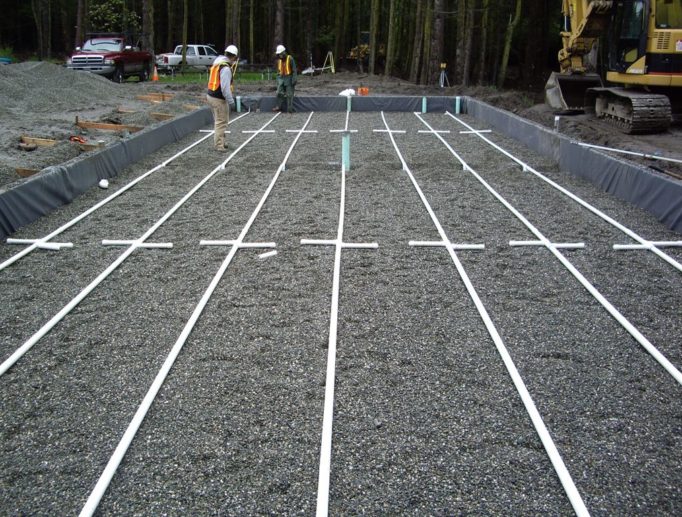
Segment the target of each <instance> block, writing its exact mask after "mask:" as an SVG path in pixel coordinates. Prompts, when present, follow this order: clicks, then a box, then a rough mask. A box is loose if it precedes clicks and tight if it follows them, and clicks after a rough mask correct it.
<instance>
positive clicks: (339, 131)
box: [329, 111, 358, 133]
mask: <svg viewBox="0 0 682 517" xmlns="http://www.w3.org/2000/svg"><path fill="white" fill-rule="evenodd" d="M349 120H350V111H346V124H345V125H344V126H343V129H330V130H329V132H330V133H357V132H358V130H357V129H348V122H349Z"/></svg>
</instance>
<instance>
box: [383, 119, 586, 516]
mask: <svg viewBox="0 0 682 517" xmlns="http://www.w3.org/2000/svg"><path fill="white" fill-rule="evenodd" d="M415 115H417V117H418V118H419V119H420V120H421V121H422V122H424V124H425V125H426V126H427V127H429V129H431V128H430V126H429V125H428V124H426V122H425V121H424V119H422V118H421V117H420V116H419V115H418V114H417V113H415ZM381 116H382V118H384V114H383V113H382V114H381ZM384 124H386V127H388V124H387V123H386V119H385V118H384ZM434 134H435V135H436V137H438V138H439V139H440V140H441V141H443V142H444V143H445V144H446V145H447V142H445V141H444V140H443V138H442V137H441V136H440V135H439V134H438V133H434ZM389 135H390V133H389ZM391 141H392V142H393V147H394V148H395V150H396V152H397V153H398V156H400V157H401V158H400V159H401V162H403V163H404V159H403V158H402V154H401V153H400V150H399V149H398V146H397V145H396V143H395V140H394V139H393V137H392V136H391ZM448 147H449V146H448ZM455 155H456V153H455ZM405 172H407V174H408V175H409V177H410V181H412V184H413V185H414V187H415V189H416V190H417V193H418V194H419V197H420V199H421V200H422V203H423V204H424V206H425V207H426V210H427V211H428V212H429V215H430V216H431V220H432V221H433V223H434V225H435V226H436V228H437V229H438V233H439V235H440V236H441V238H442V239H443V241H446V242H450V241H449V239H448V237H447V235H446V234H445V231H444V230H443V227H442V226H441V224H440V222H439V221H438V218H437V217H436V215H435V214H434V212H433V210H432V209H431V206H430V205H429V203H428V201H427V200H426V197H425V196H424V193H423V192H422V190H421V188H420V187H419V184H418V183H417V181H416V180H415V178H414V176H413V175H412V172H410V171H409V169H408V170H406V171H405ZM447 249H448V252H449V254H450V257H451V258H452V261H453V263H454V264H455V267H456V268H457V272H458V273H459V276H460V278H461V279H462V282H464V285H465V287H466V289H467V292H468V293H469V296H470V297H471V299H472V301H473V302H474V305H475V306H476V309H477V310H478V313H479V314H480V316H481V319H482V320H483V323H484V324H485V327H486V329H487V330H488V334H489V335H490V337H491V338H492V340H493V343H494V344H495V347H496V348H497V351H498V353H499V354H500V357H501V358H502V361H503V362H504V365H505V367H506V368H507V371H508V372H509V375H510V377H511V379H512V382H513V383H514V386H515V387H516V391H517V392H518V393H519V396H520V397H521V400H522V401H523V405H524V406H525V408H526V412H527V413H528V415H529V416H530V419H531V421H532V423H533V426H534V427H535V431H536V432H537V433H538V436H539V437H540V440H541V441H542V444H543V446H544V447H545V450H546V451H547V456H548V457H549V459H550V461H551V462H552V465H553V466H554V470H555V471H556V473H557V475H558V477H559V480H560V481H561V484H562V486H563V487H564V490H565V492H566V495H567V496H568V499H569V501H570V502H571V505H572V506H573V509H574V510H575V513H576V514H577V515H579V516H586V515H589V512H588V511H587V507H586V506H585V503H584V502H583V500H582V497H581V496H580V493H579V492H578V489H577V488H576V486H575V483H574V482H573V478H571V475H570V473H569V472H568V469H567V468H566V465H565V464H564V461H563V459H562V458H561V455H560V454H559V451H558V449H557V447H556V445H555V444H554V440H553V439H552V437H551V435H550V434H549V431H548V430H547V427H546V426H545V423H544V421H543V420H542V417H541V416H540V413H539V412H538V410H537V408H536V407H535V402H534V401H533V398H532V397H531V395H530V393H529V392H528V389H527V388H526V384H525V382H524V381H523V378H522V377H521V374H520V373H519V371H518V369H517V368H516V365H515V364H514V361H513V359H512V358H511V356H510V355H509V352H508V350H507V347H506V346H505V344H504V342H503V341H502V337H501V336H500V334H499V333H498V331H497V328H496V327H495V324H494V323H493V321H492V319H491V318H490V316H489V314H488V311H487V310H486V308H485V306H484V305H483V302H482V301H481V299H480V297H479V296H478V293H477V292H476V289H475V288H474V285H473V284H472V283H471V280H470V279H469V276H468V275H467V273H466V271H465V269H464V266H463V265H462V263H461V262H460V260H459V257H458V256H457V254H456V253H455V251H454V250H453V249H452V247H450V246H448V247H447Z"/></svg>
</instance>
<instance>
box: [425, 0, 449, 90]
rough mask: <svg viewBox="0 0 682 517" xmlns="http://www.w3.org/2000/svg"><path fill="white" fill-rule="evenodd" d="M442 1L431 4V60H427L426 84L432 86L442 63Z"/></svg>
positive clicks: (435, 0)
mask: <svg viewBox="0 0 682 517" xmlns="http://www.w3.org/2000/svg"><path fill="white" fill-rule="evenodd" d="M444 3H445V2H444V0H434V2H433V31H432V36H431V59H430V60H429V73H428V77H427V82H426V84H434V83H435V82H436V77H437V75H438V72H439V71H440V64H441V62H442V61H443V36H444V33H443V28H444V25H445V23H444V20H443V7H444Z"/></svg>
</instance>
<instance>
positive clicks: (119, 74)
mask: <svg viewBox="0 0 682 517" xmlns="http://www.w3.org/2000/svg"><path fill="white" fill-rule="evenodd" d="M111 80H112V81H114V82H115V83H119V84H120V83H122V82H123V81H124V80H125V78H124V77H123V67H122V66H121V65H118V66H117V67H116V70H114V75H113V76H112V78H111Z"/></svg>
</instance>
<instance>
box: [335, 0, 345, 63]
mask: <svg viewBox="0 0 682 517" xmlns="http://www.w3.org/2000/svg"><path fill="white" fill-rule="evenodd" d="M344 3H345V0H336V11H335V14H334V55H335V56H338V59H339V60H341V57H342V56H344V57H345V55H346V53H345V52H343V50H342V49H341V39H342V33H343V11H344Z"/></svg>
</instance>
